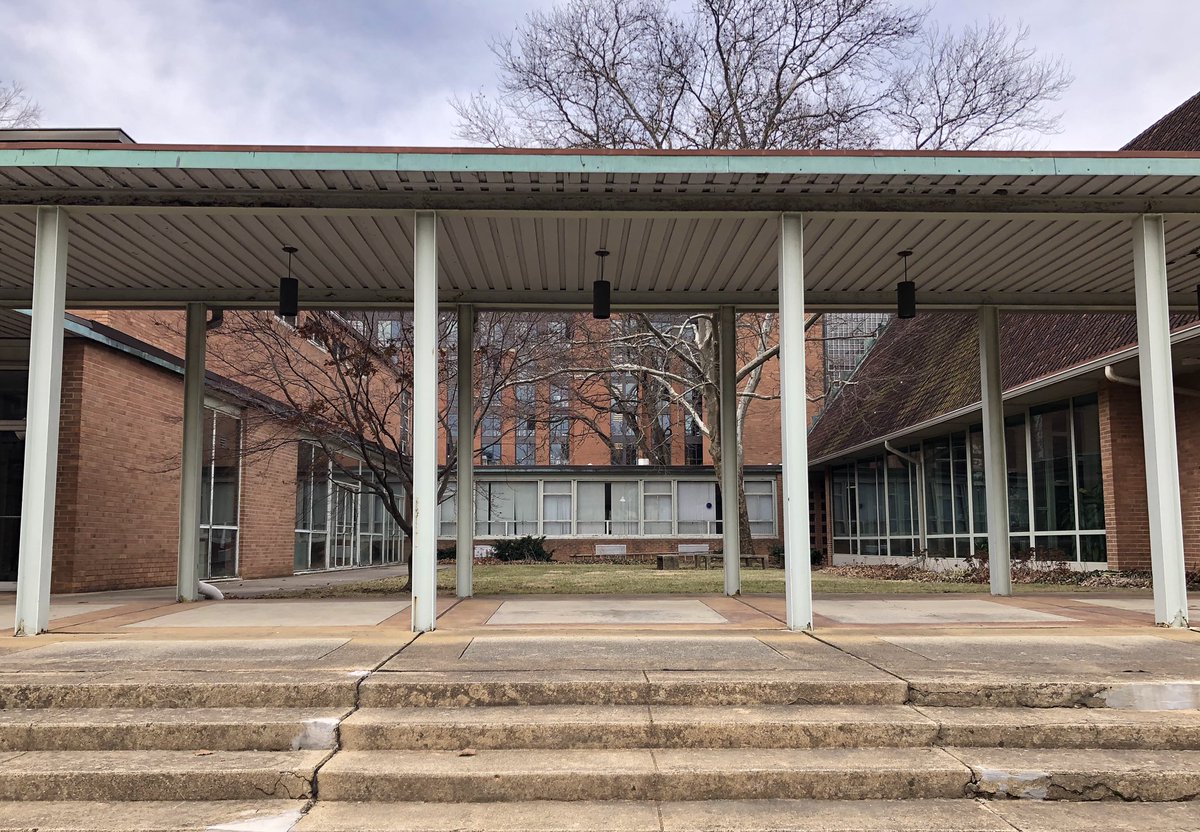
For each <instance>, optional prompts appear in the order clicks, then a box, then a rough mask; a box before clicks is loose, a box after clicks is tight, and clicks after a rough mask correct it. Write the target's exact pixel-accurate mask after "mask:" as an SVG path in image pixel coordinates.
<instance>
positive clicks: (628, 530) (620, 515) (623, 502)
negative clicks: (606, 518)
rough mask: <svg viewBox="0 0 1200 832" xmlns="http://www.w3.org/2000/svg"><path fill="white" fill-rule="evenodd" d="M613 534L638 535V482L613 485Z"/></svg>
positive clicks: (639, 512) (615, 483)
mask: <svg viewBox="0 0 1200 832" xmlns="http://www.w3.org/2000/svg"><path fill="white" fill-rule="evenodd" d="M611 511H612V521H613V522H612V533H613V534H619V535H636V534H637V533H638V518H639V516H640V514H641V511H640V509H639V507H638V484H637V483H636V482H614V483H612V508H611Z"/></svg>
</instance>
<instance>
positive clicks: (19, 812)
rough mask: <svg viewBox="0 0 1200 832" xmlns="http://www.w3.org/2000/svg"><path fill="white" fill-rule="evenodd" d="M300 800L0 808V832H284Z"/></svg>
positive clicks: (39, 803) (42, 803)
mask: <svg viewBox="0 0 1200 832" xmlns="http://www.w3.org/2000/svg"><path fill="white" fill-rule="evenodd" d="M307 805H308V802H307V801H305V800H252V801H251V800H245V801H243V800H214V801H208V802H204V801H177V800H171V801H158V800H141V801H131V802H128V803H98V802H92V801H57V800H30V801H8V802H3V803H0V832H33V830H36V832H238V831H239V830H241V832H248V830H257V832H287V830H289V829H292V828H293V827H294V825H295V823H296V822H297V821H298V820H300V818H301V816H302V812H303V811H304V807H305V806H307Z"/></svg>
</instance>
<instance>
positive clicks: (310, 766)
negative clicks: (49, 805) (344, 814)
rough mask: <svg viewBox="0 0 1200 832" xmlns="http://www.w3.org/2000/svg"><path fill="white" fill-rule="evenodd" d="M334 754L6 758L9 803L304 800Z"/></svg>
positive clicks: (2, 774) (3, 777) (2, 783)
mask: <svg viewBox="0 0 1200 832" xmlns="http://www.w3.org/2000/svg"><path fill="white" fill-rule="evenodd" d="M330 753H331V752H329V751H26V752H17V753H9V754H0V801H4V800H105V801H114V800H119V801H125V800H262V799H266V798H277V799H286V800H298V799H301V798H306V797H310V796H311V795H312V781H313V774H314V772H315V770H316V768H317V766H319V765H320V764H321V763H322V762H323V761H324V760H325V759H326V758H327V757H328V756H329V754H330Z"/></svg>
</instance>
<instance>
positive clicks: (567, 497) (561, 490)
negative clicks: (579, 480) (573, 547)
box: [542, 481, 571, 536]
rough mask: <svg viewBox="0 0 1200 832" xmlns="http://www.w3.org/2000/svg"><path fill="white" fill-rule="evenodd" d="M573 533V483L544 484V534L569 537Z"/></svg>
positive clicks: (547, 482) (548, 482) (549, 482)
mask: <svg viewBox="0 0 1200 832" xmlns="http://www.w3.org/2000/svg"><path fill="white" fill-rule="evenodd" d="M570 533H571V483H570V481H566V482H551V481H546V482H544V483H542V534H544V535H551V536H555V535H569V534H570Z"/></svg>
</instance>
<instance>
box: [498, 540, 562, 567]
mask: <svg viewBox="0 0 1200 832" xmlns="http://www.w3.org/2000/svg"><path fill="white" fill-rule="evenodd" d="M494 548H495V550H496V560H501V561H515V560H523V561H534V562H545V561H549V560H551V559H552V555H553V552H550V551H548V550H547V549H546V538H545V537H534V536H533V535H528V534H527V535H525V536H524V537H513V538H509V539H508V540H497V541H496V544H495V546H494Z"/></svg>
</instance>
